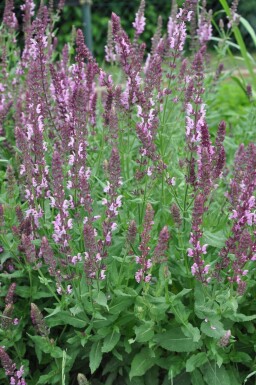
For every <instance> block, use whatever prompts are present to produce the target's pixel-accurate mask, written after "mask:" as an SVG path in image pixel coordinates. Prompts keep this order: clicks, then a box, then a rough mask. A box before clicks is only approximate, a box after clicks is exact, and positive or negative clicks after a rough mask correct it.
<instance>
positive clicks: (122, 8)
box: [0, 0, 256, 61]
mask: <svg viewBox="0 0 256 385" xmlns="http://www.w3.org/2000/svg"><path fill="white" fill-rule="evenodd" d="M49 2H50V1H49V0H44V3H49ZM54 2H56V3H57V0H54ZM182 2H183V0H178V1H177V3H178V5H181V4H182ZM35 3H36V4H37V6H39V4H40V0H35ZM139 3H140V0H133V1H130V0H92V6H91V12H92V35H93V52H94V55H95V56H96V58H97V59H98V60H99V61H101V60H103V57H104V46H105V44H106V38H107V26H108V20H109V18H110V16H111V13H112V12H115V13H116V14H118V15H119V16H121V21H122V26H123V28H124V29H125V31H126V32H127V33H128V35H129V36H132V34H133V29H132V22H133V21H134V16H135V13H136V11H137V9H138V7H139ZM171 3H172V1H171V0H148V1H146V11H145V14H146V18H147V26H146V29H145V32H144V34H143V40H144V41H146V43H147V45H148V46H150V39H151V37H152V35H153V33H154V31H155V28H156V25H157V18H158V16H159V15H161V16H162V18H163V25H166V23H167V21H168V17H169V15H170V11H171ZM228 3H229V4H230V5H231V4H232V0H229V1H228ZM4 4H5V1H4V0H2V1H0V18H1V17H2V14H3V9H4ZM14 4H15V12H16V14H17V17H18V18H19V19H20V18H21V17H20V16H21V14H20V10H19V6H20V4H22V1H21V0H14ZM207 8H208V9H212V10H213V13H217V17H216V19H217V20H218V19H220V18H221V17H222V14H221V13H219V11H220V10H221V5H220V3H219V1H218V0H207ZM238 11H239V13H240V14H241V15H242V16H243V17H245V18H246V19H247V20H248V21H249V23H250V24H251V25H252V27H253V28H254V30H255V31H256V13H255V12H254V11H255V0H246V1H244V0H240V3H239V7H238ZM73 25H74V26H75V27H76V28H83V16H82V7H81V5H80V2H79V0H66V5H65V7H64V9H63V12H62V15H61V18H60V22H59V24H58V28H59V31H60V33H59V43H60V46H63V45H64V44H65V43H66V42H68V41H70V36H71V34H70V32H71V30H72V26H73ZM241 32H242V34H243V37H244V39H245V42H246V44H247V48H248V49H249V50H250V49H251V50H252V49H253V48H255V47H254V46H253V43H252V41H251V39H250V37H249V35H248V33H247V32H246V31H245V30H244V29H243V28H242V27H241Z"/></svg>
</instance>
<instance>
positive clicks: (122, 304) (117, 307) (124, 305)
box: [109, 296, 134, 314]
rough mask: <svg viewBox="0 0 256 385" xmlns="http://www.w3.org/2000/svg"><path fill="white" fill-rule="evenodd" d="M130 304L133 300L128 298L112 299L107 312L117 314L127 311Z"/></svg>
mask: <svg viewBox="0 0 256 385" xmlns="http://www.w3.org/2000/svg"><path fill="white" fill-rule="evenodd" d="M132 303H134V299H133V298H131V297H130V296H129V297H117V298H114V299H113V301H112V302H111V305H110V306H109V312H110V313H111V314H119V313H121V312H122V311H123V310H125V309H128V308H129V307H130V305H131V304H132Z"/></svg>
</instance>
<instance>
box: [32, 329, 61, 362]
mask: <svg viewBox="0 0 256 385" xmlns="http://www.w3.org/2000/svg"><path fill="white" fill-rule="evenodd" d="M28 335H29V338H30V339H31V340H32V341H33V342H34V343H35V346H36V347H37V348H38V349H39V350H41V351H42V352H44V353H46V354H50V355H51V357H53V358H62V356H63V352H62V350H61V348H59V347H58V346H55V345H54V344H52V343H51V342H50V340H49V338H47V337H41V336H31V335H30V334H28Z"/></svg>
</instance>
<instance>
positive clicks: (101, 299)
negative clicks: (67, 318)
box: [93, 291, 109, 310]
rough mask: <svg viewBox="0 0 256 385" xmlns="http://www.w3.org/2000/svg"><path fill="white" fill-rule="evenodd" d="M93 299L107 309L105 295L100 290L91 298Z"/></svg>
mask: <svg viewBox="0 0 256 385" xmlns="http://www.w3.org/2000/svg"><path fill="white" fill-rule="evenodd" d="M93 299H94V301H95V302H96V303H97V304H98V305H100V306H103V307H105V308H106V309H107V310H109V308H108V305H107V297H106V295H105V294H104V293H103V292H102V291H99V292H98V293H97V295H96V296H95V297H94V298H93Z"/></svg>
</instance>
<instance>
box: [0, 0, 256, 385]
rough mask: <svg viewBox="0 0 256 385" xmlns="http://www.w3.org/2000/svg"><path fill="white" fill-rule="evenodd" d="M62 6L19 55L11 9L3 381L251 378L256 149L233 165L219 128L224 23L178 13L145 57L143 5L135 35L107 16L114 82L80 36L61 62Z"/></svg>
mask: <svg viewBox="0 0 256 385" xmlns="http://www.w3.org/2000/svg"><path fill="white" fill-rule="evenodd" d="M63 5H64V4H63V2H60V4H59V5H58V9H57V16H56V15H55V14H54V12H53V4H51V5H50V7H49V8H47V7H46V6H44V4H43V3H42V2H41V4H40V6H39V8H38V9H36V7H35V4H34V2H33V0H25V1H24V3H23V4H22V5H21V13H22V21H23V24H22V31H23V36H24V47H23V48H22V51H20V49H19V45H18V44H17V41H16V40H17V39H18V33H19V32H18V30H20V26H19V25H18V21H17V18H16V16H15V13H14V3H13V1H11V0H6V5H5V11H4V15H3V22H2V27H1V28H2V29H1V33H2V35H1V37H0V42H1V47H0V54H1V61H0V66H1V74H0V90H1V95H0V136H1V142H0V145H1V152H0V153H1V156H2V157H4V156H5V158H6V159H4V160H5V161H4V162H3V164H4V165H6V167H4V168H3V171H4V172H3V175H4V177H3V184H2V187H1V195H0V258H1V265H0V266H1V272H0V276H1V280H2V285H1V297H2V298H3V301H2V304H1V316H0V317H1V319H0V326H1V328H0V335H1V339H2V342H1V347H0V361H1V363H2V367H3V371H2V372H0V376H1V381H2V380H3V383H4V384H7V383H9V384H11V385H18V384H19V385H24V384H25V379H24V378H25V377H26V383H27V384H29V385H32V384H37V383H38V384H57V383H59V384H60V383H61V384H62V385H64V384H74V383H76V381H78V382H79V384H82V383H86V384H87V383H88V381H87V378H90V383H91V384H103V383H104V384H108V385H111V384H116V385H118V384H121V383H122V384H124V383H125V384H127V385H128V384H135V383H136V384H141V385H143V384H149V383H150V384H153V385H156V384H168V383H173V384H174V383H175V384H178V383H184V384H192V385H195V384H200V385H201V384H202V385H204V384H209V385H211V384H216V383H218V384H224V383H225V384H231V383H234V384H240V383H242V382H241V381H244V380H246V378H247V377H246V376H247V375H249V372H250V369H251V368H253V370H254V369H255V366H254V365H255V363H254V362H253V359H254V348H253V346H254V345H255V341H254V334H253V333H254V329H255V326H254V324H253V322H252V321H253V320H254V319H255V318H256V316H255V315H254V314H253V312H254V313H255V306H254V305H250V301H249V299H250V298H253V295H255V291H256V290H255V283H254V274H255V261H256V242H255V235H256V232H255V223H256V214H255V189H256V163H255V160H256V146H255V144H253V143H245V144H242V143H240V145H239V146H238V145H234V146H233V147H235V146H236V154H235V155H234V154H229V153H228V154H226V152H227V149H226V140H227V139H226V138H227V135H228V134H229V131H228V125H227V124H226V123H225V122H224V121H223V120H222V116H219V119H218V123H217V124H213V125H212V124H211V121H212V120H211V119H210V118H211V116H212V114H213V113H214V111H212V110H211V108H210V101H209V94H210V92H211V90H212V92H215V91H216V89H217V88H218V86H219V84H220V81H221V76H222V75H221V74H222V71H223V65H222V64H219V66H218V68H217V70H216V72H215V75H212V74H211V73H209V71H208V67H209V62H208V60H209V59H208V54H207V43H208V41H209V40H210V39H211V37H212V23H211V22H212V17H213V16H212V12H211V10H207V7H206V6H207V4H206V1H203V2H202V3H201V2H199V1H197V0H185V1H184V3H183V6H182V7H181V8H179V7H178V6H177V4H176V2H175V1H173V2H172V10H171V14H170V17H169V21H168V25H167V26H164V25H163V22H162V18H161V17H159V18H158V23H157V28H156V31H155V33H154V35H153V37H152V47H151V49H150V50H149V52H147V51H146V45H145V44H144V43H143V33H144V30H145V28H146V17H145V7H146V4H145V1H144V0H142V1H141V3H140V6H139V9H138V12H137V14H136V16H135V20H134V22H133V24H132V25H133V28H134V36H133V38H130V37H129V36H128V35H127V33H126V32H125V31H124V29H123V28H122V24H121V18H120V17H119V16H118V15H116V14H114V13H113V14H112V16H111V20H110V22H109V32H108V40H107V43H106V48H105V52H106V61H107V62H110V63H111V65H115V66H116V67H115V68H116V70H115V72H114V71H113V68H114V67H111V68H109V67H108V66H104V68H101V67H100V66H99V65H98V63H97V61H96V59H95V58H94V57H93V55H92V53H91V52H90V51H89V49H88V48H87V47H86V45H85V43H84V37H83V33H82V31H81V30H79V29H78V30H77V31H75V32H73V38H72V42H73V45H74V47H73V46H72V45H71V44H66V45H65V46H64V47H63V49H62V51H61V52H60V51H59V48H58V38H57V35H56V24H55V23H56V21H57V20H58V17H59V16H60V12H61V9H62V8H63ZM236 9H237V2H236V1H234V3H233V6H232V20H233V23H234V22H235V20H237V14H236ZM230 23H231V19H230V20H229V24H230ZM231 24H232V23H231ZM165 27H166V31H165ZM228 28H232V25H229V26H228ZM188 31H189V33H188ZM189 43H190V44H189ZM186 47H189V52H190V54H189V55H188V54H187V52H188V51H187V48H186ZM117 78H118V79H119V80H118V81H117V80H116V79H117ZM213 90H214V91H213ZM247 93H248V95H249V94H250V97H249V100H250V103H251V106H252V108H253V106H254V99H253V97H254V94H253V91H252V89H250V87H249V88H248V87H247ZM231 147H232V146H231ZM233 147H232V148H233ZM231 152H232V151H231ZM227 155H228V156H227ZM232 155H234V157H233V164H232V162H231V161H226V158H228V159H230V158H231V157H232ZM6 163H7V164H6ZM0 165H1V167H2V163H0ZM1 175H2V174H1ZM1 175H0V177H1ZM250 296H251V297H250ZM246 333H249V334H251V337H252V338H250V337H249V338H247V336H246ZM245 351H246V353H245ZM233 363H236V365H233ZM17 367H20V369H19V370H18V369H17ZM248 378H250V377H248ZM182 381H183V382H182Z"/></svg>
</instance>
